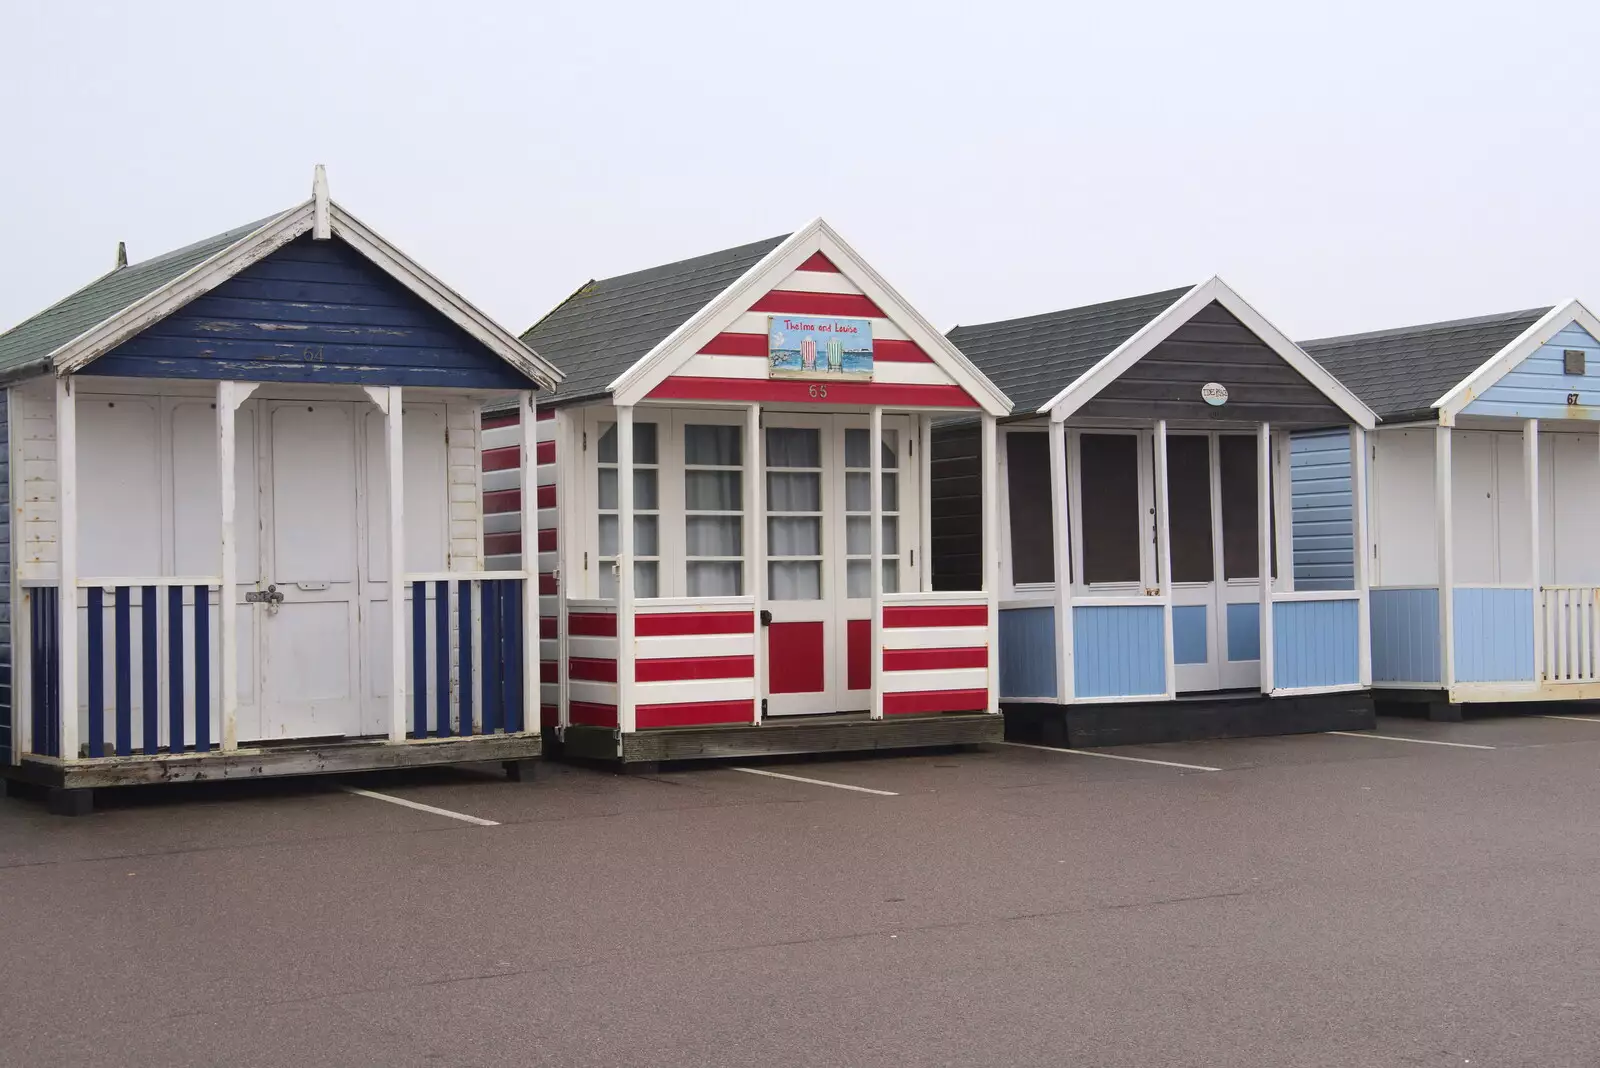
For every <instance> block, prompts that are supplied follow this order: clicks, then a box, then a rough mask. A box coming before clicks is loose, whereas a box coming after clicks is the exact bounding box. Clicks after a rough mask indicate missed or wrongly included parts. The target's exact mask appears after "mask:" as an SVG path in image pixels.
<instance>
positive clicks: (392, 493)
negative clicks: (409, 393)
mask: <svg viewBox="0 0 1600 1068" xmlns="http://www.w3.org/2000/svg"><path fill="white" fill-rule="evenodd" d="M384 388H386V389H387V390H388V395H387V397H386V398H385V403H384V405H383V416H384V419H383V428H384V435H383V437H384V445H385V452H386V453H387V456H388V461H389V740H390V741H391V742H403V741H405V740H406V705H407V703H408V702H407V700H406V699H407V697H408V696H409V695H408V694H407V692H406V690H407V686H406V680H407V678H408V673H407V671H406V472H405V457H406V452H405V449H406V446H405V441H406V439H405V425H404V422H403V419H404V414H405V413H404V408H403V407H402V405H401V396H400V393H401V387H399V386H387V387H384ZM438 639H439V640H440V641H446V640H448V639H447V637H446V636H445V635H443V634H441V635H439V636H438ZM412 644H413V645H415V647H416V655H417V656H425V655H426V654H425V650H426V648H427V635H426V634H418V635H415V636H414V638H413V642H412ZM448 684H449V683H448V680H445V679H440V680H439V681H438V682H437V683H435V685H438V686H446V685H448Z"/></svg>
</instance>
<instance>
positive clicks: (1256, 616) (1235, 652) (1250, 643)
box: [1228, 601, 1261, 662]
mask: <svg viewBox="0 0 1600 1068" xmlns="http://www.w3.org/2000/svg"><path fill="white" fill-rule="evenodd" d="M1228 659H1229V660H1233V661H1236V662H1237V661H1241V660H1260V659H1261V605H1259V604H1257V603H1256V602H1254V601H1251V602H1250V603H1248V604H1230V605H1229V606H1228Z"/></svg>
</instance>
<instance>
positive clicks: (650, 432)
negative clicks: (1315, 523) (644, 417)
mask: <svg viewBox="0 0 1600 1068" xmlns="http://www.w3.org/2000/svg"><path fill="white" fill-rule="evenodd" d="M633 462H634V463H636V464H650V465H651V466H654V465H655V463H656V425H655V424H654V423H637V422H636V423H634V424H633Z"/></svg>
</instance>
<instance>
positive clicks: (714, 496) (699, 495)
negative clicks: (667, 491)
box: [683, 471, 815, 512]
mask: <svg viewBox="0 0 1600 1068" xmlns="http://www.w3.org/2000/svg"><path fill="white" fill-rule="evenodd" d="M785 477H790V478H793V477H795V476H793V475H790V476H785ZM801 477H804V476H801ZM812 477H815V476H812ZM743 494H744V472H743V471H685V472H684V473H683V506H684V508H685V509H687V510H688V511H691V512H739V511H743V510H744V497H743ZM780 510H781V509H780Z"/></svg>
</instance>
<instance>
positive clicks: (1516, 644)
mask: <svg viewBox="0 0 1600 1068" xmlns="http://www.w3.org/2000/svg"><path fill="white" fill-rule="evenodd" d="M1453 604H1454V611H1453V612H1452V613H1451V614H1452V618H1453V619H1454V622H1455V631H1456V681H1457V682H1521V681H1529V680H1532V678H1533V591H1532V590H1481V589H1473V588H1472V587H1469V586H1457V587H1456V588H1455V600H1454V602H1453Z"/></svg>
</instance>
